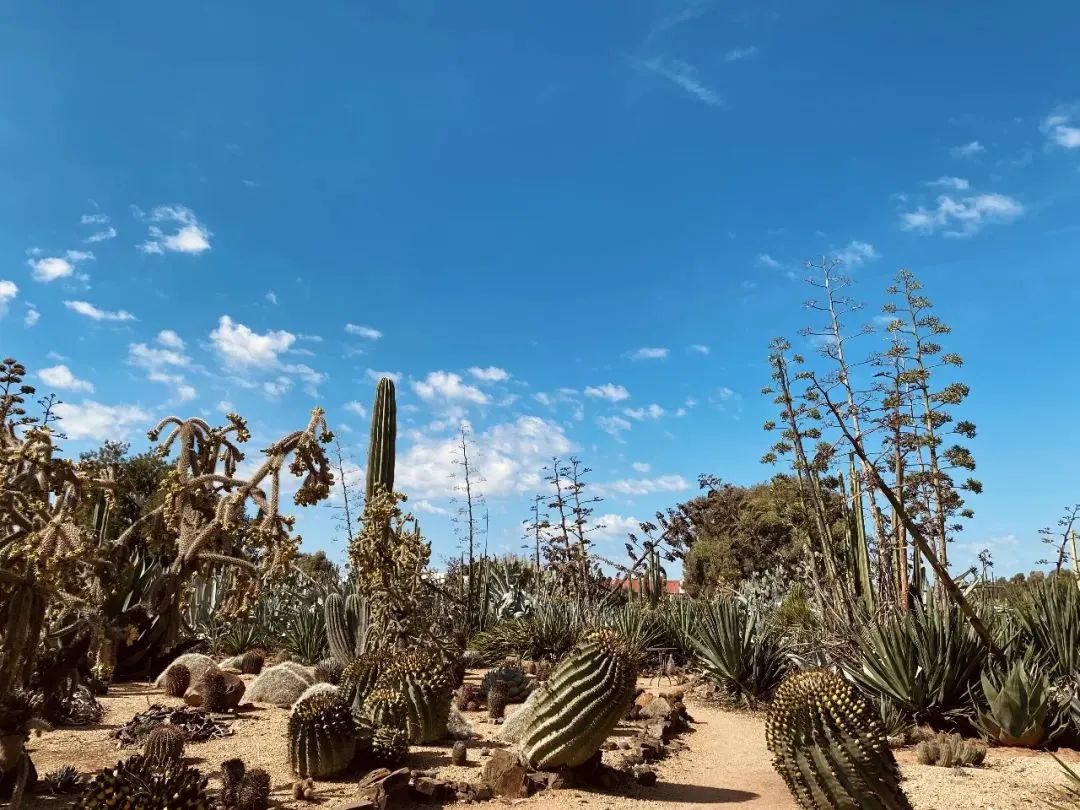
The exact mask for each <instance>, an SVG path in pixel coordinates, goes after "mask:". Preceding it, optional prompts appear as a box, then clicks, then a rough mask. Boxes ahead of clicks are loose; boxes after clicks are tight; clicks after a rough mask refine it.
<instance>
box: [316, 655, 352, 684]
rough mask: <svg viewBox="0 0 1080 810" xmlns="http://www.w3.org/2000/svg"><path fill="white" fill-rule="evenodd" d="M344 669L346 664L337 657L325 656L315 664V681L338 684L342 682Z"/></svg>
mask: <svg viewBox="0 0 1080 810" xmlns="http://www.w3.org/2000/svg"><path fill="white" fill-rule="evenodd" d="M344 670H345V667H344V665H343V664H342V663H341V662H340V661H338V660H337V659H336V658H324V659H323V660H322V661H320V662H319V663H317V664H316V665H315V681H316V682H321V683H332V684H333V685H334V686H337V685H338V684H339V683H341V673H342V672H343V671H344Z"/></svg>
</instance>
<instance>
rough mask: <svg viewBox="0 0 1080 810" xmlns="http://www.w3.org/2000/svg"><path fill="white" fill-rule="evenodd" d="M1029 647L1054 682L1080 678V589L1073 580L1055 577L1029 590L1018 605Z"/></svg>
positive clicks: (1018, 617)
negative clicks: (1078, 642) (1078, 676)
mask: <svg viewBox="0 0 1080 810" xmlns="http://www.w3.org/2000/svg"><path fill="white" fill-rule="evenodd" d="M1015 608H1016V614H1015V615H1016V618H1017V619H1018V620H1019V622H1020V624H1021V626H1022V627H1023V631H1024V636H1025V638H1024V639H1022V640H1021V641H1026V642H1027V646H1029V647H1030V648H1031V649H1032V650H1034V652H1035V654H1036V655H1037V656H1038V658H1039V663H1040V664H1041V665H1042V666H1043V668H1044V670H1045V672H1046V674H1047V676H1048V677H1049V678H1050V679H1051V681H1054V682H1057V681H1059V680H1063V679H1071V678H1074V677H1076V676H1077V675H1078V674H1080V644H1077V643H1076V639H1077V638H1080V589H1078V588H1077V587H1076V582H1075V580H1073V579H1072V578H1071V577H1054V578H1052V579H1048V580H1046V581H1043V582H1040V583H1037V584H1035V585H1033V586H1032V587H1030V588H1028V589H1026V590H1025V592H1024V595H1023V596H1022V598H1021V599H1019V600H1018V601H1017V603H1016V605H1015Z"/></svg>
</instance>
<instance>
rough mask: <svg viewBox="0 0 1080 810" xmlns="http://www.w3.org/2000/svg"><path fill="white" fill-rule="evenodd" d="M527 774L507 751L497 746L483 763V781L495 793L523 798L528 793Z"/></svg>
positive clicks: (510, 797) (509, 797)
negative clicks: (489, 757)
mask: <svg viewBox="0 0 1080 810" xmlns="http://www.w3.org/2000/svg"><path fill="white" fill-rule="evenodd" d="M528 777H529V774H528V772H527V771H526V770H525V768H523V767H522V766H521V764H520V763H519V762H518V760H517V758H516V757H515V756H514V755H513V754H511V753H510V752H509V751H504V750H502V749H501V748H497V749H495V750H494V751H492V752H491V759H489V760H488V761H487V763H486V764H485V765H484V783H485V784H486V785H487V786H488V787H490V788H491V789H492V790H493V791H494V792H495V793H496V794H497V795H499V796H503V797H505V798H508V799H523V798H525V797H527V796H528V795H529V778H528Z"/></svg>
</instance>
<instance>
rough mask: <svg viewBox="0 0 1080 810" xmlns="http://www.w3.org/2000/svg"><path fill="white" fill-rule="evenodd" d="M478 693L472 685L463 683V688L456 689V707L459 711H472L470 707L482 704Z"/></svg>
mask: <svg viewBox="0 0 1080 810" xmlns="http://www.w3.org/2000/svg"><path fill="white" fill-rule="evenodd" d="M477 692H478V690H477V688H476V686H475V685H474V684H471V683H463V684H462V685H461V686H459V687H458V688H457V689H455V690H454V705H455V706H457V707H458V711H460V712H467V711H472V710H471V709H470V708H469V705H470V704H472V705H476V704H478V703H479V702H480V696H479V694H478V693H477Z"/></svg>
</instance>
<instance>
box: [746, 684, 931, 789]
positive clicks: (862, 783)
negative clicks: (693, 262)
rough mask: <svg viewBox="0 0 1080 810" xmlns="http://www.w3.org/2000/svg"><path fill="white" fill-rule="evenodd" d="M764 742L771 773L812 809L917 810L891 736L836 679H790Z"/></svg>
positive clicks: (778, 698)
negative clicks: (913, 809) (904, 788)
mask: <svg viewBox="0 0 1080 810" xmlns="http://www.w3.org/2000/svg"><path fill="white" fill-rule="evenodd" d="M765 739H766V743H767V744H768V747H769V751H771V752H772V754H773V767H774V768H776V770H777V772H778V773H779V774H780V776H782V777H783V779H784V782H786V783H787V786H788V790H790V791H791V795H792V796H794V797H795V799H796V801H798V803H799V805H800V806H801V807H803V808H806V809H807V810H831V808H855V807H860V808H865V810H911V804H910V803H909V802H908V799H907V797H906V796H905V795H904V792H903V791H902V790H901V789H900V771H899V768H898V767H897V765H896V758H895V757H894V756H893V754H892V751H891V750H889V745H888V742H887V740H886V737H885V730H884V729H883V728H882V726H881V724H880V723H879V722H878V720H877V718H876V716H875V713H874V711H873V709H872V708H871V706H870V704H869V703H867V701H866V700H864V699H863V698H862V697H861V696H860V695H859V694H858V692H856V691H855V688H854V687H853V686H852V685H851V684H850V683H848V682H847V681H846V680H844V678H842V677H841V676H840V675H837V674H836V673H835V672H831V671H829V670H826V669H811V670H804V671H801V672H796V673H793V674H791V675H789V676H788V677H787V678H785V679H784V681H783V682H782V683H781V684H780V687H779V688H778V689H777V690H776V696H775V697H774V698H773V702H772V704H771V705H770V706H769V714H768V720H767V723H766V727H765Z"/></svg>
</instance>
